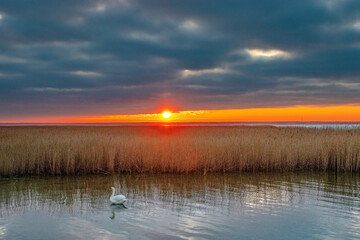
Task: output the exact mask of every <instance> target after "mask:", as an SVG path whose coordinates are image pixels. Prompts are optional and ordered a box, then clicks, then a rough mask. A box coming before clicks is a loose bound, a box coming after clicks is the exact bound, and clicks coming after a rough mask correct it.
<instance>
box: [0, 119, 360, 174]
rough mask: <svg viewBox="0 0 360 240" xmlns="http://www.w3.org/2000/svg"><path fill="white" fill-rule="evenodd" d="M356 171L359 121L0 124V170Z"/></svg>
mask: <svg viewBox="0 0 360 240" xmlns="http://www.w3.org/2000/svg"><path fill="white" fill-rule="evenodd" d="M271 171H274V172H275V171H276V172H294V171H322V172H360V128H349V129H347V128H339V129H332V128H327V127H325V128H299V127H291V126H290V127H283V128H281V127H280V128H279V127H272V126H202V127H196V126H169V125H167V126H166V124H164V125H160V126H136V127H135V126H117V127H116V126H71V127H70V126H32V127H29V126H17V127H9V126H8V127H0V177H12V176H33V175H40V176H43V175H85V174H113V173H178V174H187V173H200V174H206V173H209V172H271Z"/></svg>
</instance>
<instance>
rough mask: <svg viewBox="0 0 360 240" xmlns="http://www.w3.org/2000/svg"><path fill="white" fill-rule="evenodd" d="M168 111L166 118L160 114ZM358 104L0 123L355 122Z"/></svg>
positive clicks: (26, 120)
mask: <svg viewBox="0 0 360 240" xmlns="http://www.w3.org/2000/svg"><path fill="white" fill-rule="evenodd" d="M165 113H166V114H169V115H168V116H167V117H166V118H165V117H164V114H165ZM359 121H360V106H358V105H343V106H292V107H281V108H249V109H220V110H218V109H217V110H190V111H174V110H170V108H168V109H165V110H163V111H161V112H157V113H141V114H118V115H100V116H97V115H94V116H66V117H42V118H29V119H0V123H29V124H31V123H42V124H46V123H67V124H71V123H74V124H76V123H94V124H96V123H132V122H133V123H147V122H154V123H155V122H159V123H162V122H169V123H171V122H174V123H176V122H199V123H201V122H334V123H336V122H359Z"/></svg>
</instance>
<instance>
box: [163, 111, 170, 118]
mask: <svg viewBox="0 0 360 240" xmlns="http://www.w3.org/2000/svg"><path fill="white" fill-rule="evenodd" d="M162 115H163V117H164V118H169V117H170V116H171V113H169V112H164V113H163V114H162Z"/></svg>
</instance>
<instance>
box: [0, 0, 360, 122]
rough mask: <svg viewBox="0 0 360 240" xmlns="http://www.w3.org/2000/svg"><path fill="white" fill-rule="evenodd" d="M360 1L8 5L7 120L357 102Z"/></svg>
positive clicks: (2, 73)
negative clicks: (166, 109)
mask: <svg viewBox="0 0 360 240" xmlns="http://www.w3.org/2000/svg"><path fill="white" fill-rule="evenodd" d="M359 14H360V3H359V1H357V0H337V1H329V0H304V1H295V0H294V1H293V0H289V1H280V0H271V1H270V0H262V1H252V2H250V1H239V0H236V1H233V0H229V1H214V0H206V1H205V0H198V1H190V0H183V1H175V0H157V1H148V0H131V1H130V0H106V1H105V0H102V1H101V0H71V1H70V0H63V1H59V2H54V1H48V0H33V1H28V0H14V1H1V2H0V117H1V119H6V118H9V119H11V118H14V117H23V118H26V117H28V116H59V115H64V116H66V115H69V116H70V115H102V114H137V113H151V112H154V111H158V109H159V108H160V107H162V106H165V107H172V108H173V109H174V110H178V111H181V110H201V109H237V108H252V107H261V108H263V107H279V106H292V105H321V104H327V105H331V104H335V105H336V104H354V103H360V94H359V93H360V79H359V76H360V27H359V26H360V18H359Z"/></svg>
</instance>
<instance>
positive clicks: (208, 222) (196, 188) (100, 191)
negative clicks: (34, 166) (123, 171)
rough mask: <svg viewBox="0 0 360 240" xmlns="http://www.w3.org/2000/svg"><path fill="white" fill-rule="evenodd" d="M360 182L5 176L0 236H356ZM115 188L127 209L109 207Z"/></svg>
mask: <svg viewBox="0 0 360 240" xmlns="http://www.w3.org/2000/svg"><path fill="white" fill-rule="evenodd" d="M359 183H360V178H359V177H358V176H352V177H350V176H340V177H334V176H329V175H326V174H313V175H309V174H287V175H286V174H213V175H206V176H202V175H201V176H200V175H188V176H182V175H133V176H131V175H124V176H89V177H67V178H57V177H53V178H25V179H19V180H15V181H14V180H6V181H4V180H3V181H2V184H1V187H0V239H75V238H76V239H99V238H103V239H177V238H178V239H191V238H195V239H239V238H247V239H284V238H286V239H294V238H296V239H310V238H311V239H324V238H326V239H339V238H341V239H356V238H359V237H360V236H359V232H360V224H359V222H360V221H359V220H360V211H359V210H360V199H359V191H358V189H359V188H358V186H359ZM111 186H115V187H116V188H117V190H118V192H121V193H123V194H125V195H126V196H127V198H128V202H127V203H126V208H125V207H121V206H113V205H112V206H110V205H109V199H108V198H109V194H110V193H111V191H110V187H111Z"/></svg>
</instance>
